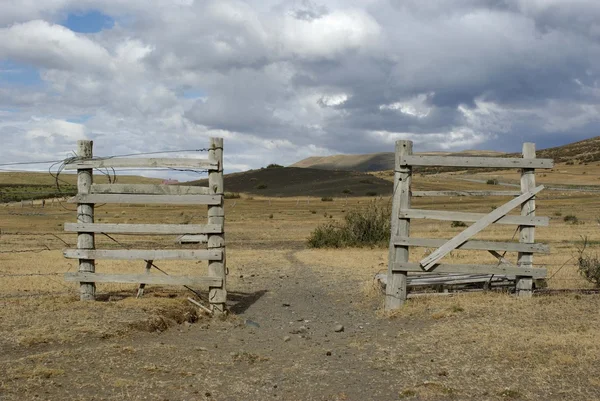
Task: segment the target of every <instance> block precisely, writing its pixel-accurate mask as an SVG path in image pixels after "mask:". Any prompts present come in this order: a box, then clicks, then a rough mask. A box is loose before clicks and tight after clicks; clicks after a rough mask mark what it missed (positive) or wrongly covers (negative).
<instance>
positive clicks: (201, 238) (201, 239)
mask: <svg viewBox="0 0 600 401" xmlns="http://www.w3.org/2000/svg"><path fill="white" fill-rule="evenodd" d="M175 242H177V243H179V244H205V243H207V242H208V235H206V234H192V235H190V234H185V235H182V236H180V237H179V238H177V240H176V241H175Z"/></svg>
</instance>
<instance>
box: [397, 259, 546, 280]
mask: <svg viewBox="0 0 600 401" xmlns="http://www.w3.org/2000/svg"><path fill="white" fill-rule="evenodd" d="M393 269H394V270H395V271H408V272H425V271H426V270H423V268H422V267H421V265H420V264H419V263H409V262H397V263H395V264H394V266H393ZM428 271H429V272H434V273H468V274H504V275H512V276H515V275H517V274H526V275H527V276H530V277H534V278H544V277H546V273H547V272H546V269H544V268H534V267H527V268H524V267H523V268H521V267H518V266H516V267H511V266H507V265H499V266H498V265H476V264H451V263H449V264H448V263H440V264H434V266H433V268H432V269H431V270H428Z"/></svg>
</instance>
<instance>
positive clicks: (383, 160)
mask: <svg viewBox="0 0 600 401" xmlns="http://www.w3.org/2000/svg"><path fill="white" fill-rule="evenodd" d="M416 154H419V155H438V156H444V155H455V156H502V155H503V154H504V153H501V152H492V151H485V150H481V151H480V150H466V151H463V152H456V153H452V152H424V153H416ZM290 167H302V168H317V169H322V170H347V171H362V172H368V171H384V170H393V169H394V153H393V152H387V153H371V154H366V155H333V156H322V157H318V156H314V157H309V158H306V159H304V160H300V161H299V162H297V163H294V164H292V165H291V166H290Z"/></svg>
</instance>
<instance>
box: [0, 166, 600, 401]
mask: <svg viewBox="0 0 600 401" xmlns="http://www.w3.org/2000/svg"><path fill="white" fill-rule="evenodd" d="M570 168H574V169H576V168H579V166H565V167H559V168H557V169H555V170H556V171H555V172H548V173H547V175H546V177H540V178H539V180H538V181H541V182H544V181H543V180H544V179H546V180H548V181H549V183H550V184H555V185H557V184H561V185H562V184H563V182H560V181H559V180H558V178H557V179H556V180H555V179H554V176H555V175H556V177H562V175H560V174H565V173H561V172H560V171H564V170H565V169H566V170H567V171H570V172H571V174H573V175H576V176H577V177H580V178H579V179H580V181H577V182H574V181H573V180H567V182H565V184H578V185H593V184H592V183H593V178H592V174H593V170H594V169H595V170H596V171H598V173H600V170H598V169H597V167H594V168H592V167H590V166H588V170H587V171H588V172H587V174H581V173H582V172H580V171H574V170H569V169H570ZM495 174H496V176H498V177H501V178H502V180H516V179H517V177H516V176H513V175H510V174H504V173H502V172H496V173H495ZM379 175H380V176H381V177H382V178H385V177H388V178H389V174H388V173H381V174H379ZM487 175H488V173H485V174H483V175H476V176H475V177H476V178H477V179H478V177H479V178H481V177H486V176H487ZM583 175H585V176H587V177H585V179H583V178H581V176H583ZM462 177H464V175H460V174H455V173H452V174H447V173H446V174H441V175H438V176H427V177H421V176H417V177H415V180H414V189H416V190H433V189H435V190H443V189H489V186H488V185H486V184H482V183H477V182H472V181H463V180H459V179H458V178H462ZM494 189H502V188H494ZM507 189H509V188H507ZM372 201H373V198H367V197H364V198H350V199H344V198H337V199H334V201H333V202H322V201H321V200H320V198H316V197H313V198H305V197H303V198H302V199H301V200H300V201H298V200H297V199H296V198H293V199H292V198H263V197H257V196H254V197H253V198H248V197H242V198H241V199H228V200H226V205H225V207H226V215H227V223H226V231H227V264H228V268H229V276H228V289H229V291H230V295H231V296H230V308H231V309H232V311H233V313H232V314H231V316H229V317H227V318H226V319H223V320H220V319H210V318H208V317H206V316H204V315H202V314H201V312H199V311H198V310H197V309H196V308H194V307H192V305H191V304H189V303H188V302H187V301H186V297H188V296H194V295H193V294H192V293H190V292H189V291H186V290H185V289H181V288H167V287H163V288H159V287H152V286H148V287H147V295H145V296H144V297H143V298H141V299H135V292H136V286H135V285H118V284H106V285H98V293H99V299H100V300H101V301H99V302H93V303H82V302H79V301H78V300H77V285H76V284H70V283H66V282H64V280H63V279H62V274H63V273H64V272H67V271H75V270H76V269H77V266H76V265H77V261H72V260H65V259H64V258H63V257H62V252H61V249H62V248H65V247H67V246H68V245H69V246H73V245H74V244H75V243H76V236H75V235H69V234H65V233H63V232H62V225H63V223H64V222H73V221H75V212H74V211H72V210H66V209H65V208H63V207H61V206H59V205H57V204H54V205H53V206H49V205H48V204H47V205H46V207H45V208H43V209H42V208H41V207H39V206H38V205H36V206H35V207H24V208H21V207H20V206H17V205H2V206H0V222H1V223H0V228H1V230H2V234H1V236H0V349H1V350H2V352H1V353H0V399H2V400H5V399H6V400H12V399H15V400H16V399H33V398H35V397H37V398H40V399H114V400H117V399H124V398H127V399H170V400H180V399H215V400H229V399H234V400H235V399H267V398H272V399H284V400H308V399H317V400H366V399H382V400H390V399H414V400H447V399H456V400H462V399H473V400H484V399H491V400H505V399H513V400H519V399H533V400H536V399H548V400H564V399H572V400H583V399H585V400H594V399H600V380H599V379H598V377H600V363H599V362H600V361H599V359H600V343H599V342H598V341H597V338H598V336H599V335H600V313H599V307H600V298H599V297H598V295H584V294H562V295H552V296H548V295H544V296H536V297H534V298H533V299H516V298H513V297H512V296H510V295H508V294H501V293H478V294H463V295H457V296H453V297H429V298H426V299H423V298H420V299H415V300H410V301H409V302H408V304H407V305H406V307H404V308H403V309H401V310H399V311H398V312H395V313H393V314H391V315H387V314H384V313H383V311H382V310H381V306H382V301H383V297H382V295H381V293H380V291H379V289H378V287H377V285H376V283H374V281H373V277H374V275H375V274H376V273H378V272H381V271H385V270H386V269H387V249H380V248H373V249H371V248H365V249H339V250H323V249H309V248H307V247H306V245H305V240H306V238H307V236H308V235H309V234H310V232H311V231H312V230H313V229H314V228H315V227H316V226H318V225H319V224H322V223H325V222H329V221H336V220H341V219H342V218H343V216H344V214H345V213H346V212H347V211H349V210H351V209H352V208H360V207H363V206H364V205H365V204H366V203H368V202H372ZM378 201H379V202H382V203H385V202H388V201H389V199H388V198H381V199H379V200H378ZM505 201H506V199H505V198H487V199H486V198H466V197H453V198H446V199H444V198H431V199H426V198H418V199H414V200H413V206H414V207H418V208H425V209H427V208H431V209H442V210H443V209H447V210H460V211H478V212H489V211H490V210H491V208H492V207H493V206H499V205H501V204H502V203H503V202H505ZM64 206H66V207H67V208H70V209H73V207H74V206H73V205H64ZM537 209H538V212H537V214H538V215H546V216H550V217H551V224H550V226H549V227H540V228H538V229H536V241H537V242H542V243H549V244H550V245H551V250H552V251H551V254H550V255H536V256H535V257H534V261H535V264H536V265H544V266H546V267H547V269H548V273H549V274H548V276H549V277H551V278H550V279H549V280H548V286H549V288H551V289H585V288H591V285H590V284H589V283H587V282H585V281H584V280H582V279H581V277H580V276H579V275H578V273H577V270H576V267H575V260H574V257H575V256H576V255H577V248H578V247H581V245H582V243H583V238H587V239H588V241H589V243H590V244H591V245H590V247H591V248H590V249H589V251H591V252H596V251H599V250H598V247H599V246H600V227H599V226H598V222H597V218H598V217H600V201H599V200H598V197H597V195H596V194H594V193H583V192H577V191H559V190H553V191H544V192H543V193H542V195H540V196H539V197H538V201H537ZM569 214H573V215H576V216H577V218H578V220H579V224H570V223H567V222H565V221H564V216H566V215H569ZM205 219H206V209H205V208H196V209H194V208H189V207H188V208H183V207H164V206H147V207H133V206H128V205H104V206H101V207H98V208H97V209H96V221H97V222H107V223H108V222H121V223H149V222H155V223H156V222H162V223H184V224H185V223H202V222H204V221H205ZM450 223H451V222H434V221H413V224H412V226H411V235H414V236H416V237H429V238H431V237H434V238H435V237H439V238H451V237H452V236H454V235H456V234H457V233H459V232H460V231H461V228H452V227H451V224H450ZM514 235H515V227H512V226H494V227H492V228H490V229H488V230H485V231H483V232H482V233H480V234H479V235H478V236H477V238H478V239H490V240H504V241H505V240H509V239H511V238H513V236H514ZM57 237H58V238H57ZM59 238H60V239H59ZM115 239H117V240H118V241H120V242H124V243H127V245H128V246H130V247H139V248H142V247H152V248H157V247H159V248H169V247H175V246H174V244H173V241H174V240H175V237H174V236H171V237H151V236H115ZM97 248H99V249H103V248H115V249H118V248H119V245H118V244H116V243H115V242H114V241H112V240H111V239H109V238H106V237H103V236H101V235H98V236H97ZM47 249H50V250H47ZM425 252H426V249H424V248H415V250H414V252H412V253H411V260H415V261H416V260H419V259H420V258H421V257H422V256H423V255H424V253H425ZM507 258H508V259H509V260H511V261H513V262H514V261H515V260H516V255H514V254H508V255H507ZM447 259H448V261H449V262H456V263H479V262H481V263H492V262H494V261H495V259H494V258H493V257H492V256H490V255H487V254H486V253H485V252H476V251H459V252H453V253H452V254H451V255H450V256H449V257H447ZM157 264H158V265H159V267H160V268H161V269H164V270H165V271H166V272H167V273H169V274H186V273H187V274H189V273H190V272H199V273H200V274H202V272H204V269H205V268H206V266H205V265H204V264H197V263H194V262H186V261H184V262H162V263H157ZM96 269H97V271H98V272H103V273H108V272H115V273H116V272H131V273H134V272H137V273H141V272H143V269H144V262H143V261H135V262H113V261H99V262H98V263H97V268H96ZM192 274H193V273H192ZM248 321H250V323H249V322H248ZM253 323H255V324H253ZM338 323H340V324H343V325H344V331H343V332H341V333H337V332H335V331H334V330H333V327H334V326H335V324H338ZM257 326H258V327H257Z"/></svg>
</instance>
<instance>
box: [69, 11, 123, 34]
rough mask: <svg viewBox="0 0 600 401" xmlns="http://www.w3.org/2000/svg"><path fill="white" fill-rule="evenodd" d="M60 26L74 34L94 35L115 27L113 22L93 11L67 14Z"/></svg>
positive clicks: (104, 15)
mask: <svg viewBox="0 0 600 401" xmlns="http://www.w3.org/2000/svg"><path fill="white" fill-rule="evenodd" d="M62 25H64V26H66V27H67V28H69V29H70V30H72V31H74V32H81V33H95V32H100V31H102V30H105V29H110V28H112V27H113V26H114V25H115V20H114V19H113V18H111V17H109V16H108V15H106V14H103V13H101V12H100V11H95V10H94V11H87V12H84V13H81V12H76V13H69V14H68V15H67V19H66V20H65V21H63V24H62Z"/></svg>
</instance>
